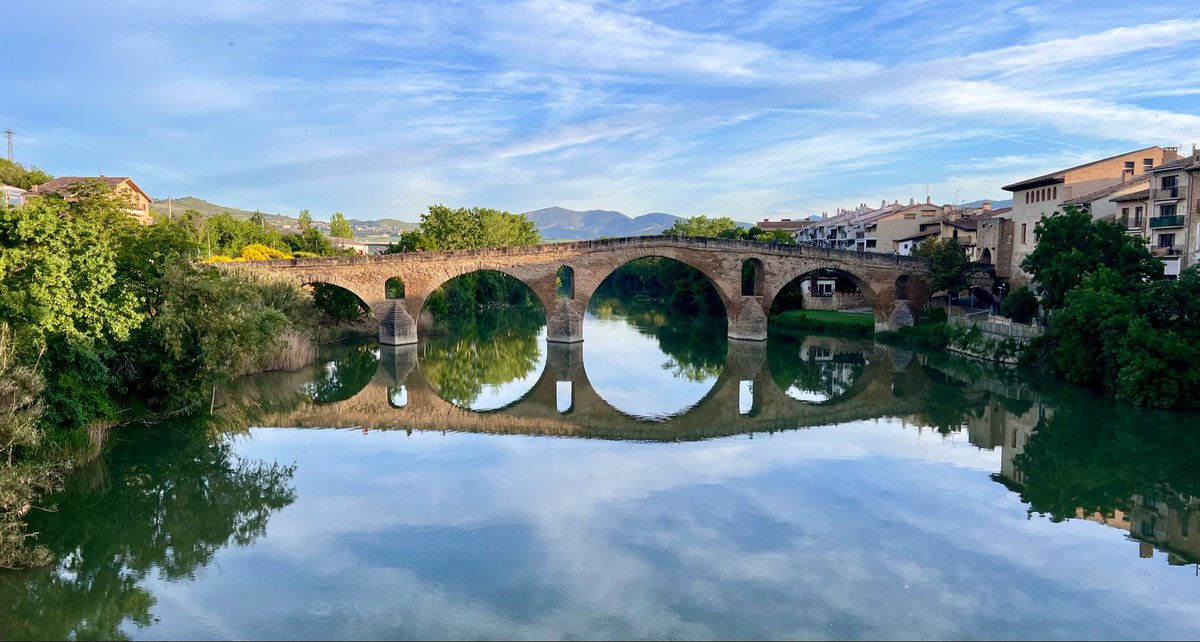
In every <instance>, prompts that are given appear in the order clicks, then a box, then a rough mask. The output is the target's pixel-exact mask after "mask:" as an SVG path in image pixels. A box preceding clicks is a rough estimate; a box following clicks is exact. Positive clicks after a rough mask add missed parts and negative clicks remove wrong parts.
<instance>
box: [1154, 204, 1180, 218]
mask: <svg viewBox="0 0 1200 642" xmlns="http://www.w3.org/2000/svg"><path fill="white" fill-rule="evenodd" d="M1175 212H1176V209H1175V204H1174V203H1171V204H1170V205H1160V206H1159V207H1158V215H1159V216H1175Z"/></svg>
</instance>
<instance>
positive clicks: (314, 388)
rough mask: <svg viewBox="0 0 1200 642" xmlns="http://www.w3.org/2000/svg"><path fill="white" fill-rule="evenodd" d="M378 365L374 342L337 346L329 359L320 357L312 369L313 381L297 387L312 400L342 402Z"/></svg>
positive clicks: (359, 388) (362, 384)
mask: <svg viewBox="0 0 1200 642" xmlns="http://www.w3.org/2000/svg"><path fill="white" fill-rule="evenodd" d="M378 367H379V354H378V352H377V351H376V348H375V344H374V343H360V344H356V345H349V346H341V347H339V349H338V350H337V351H336V352H335V353H334V356H333V358H332V359H322V360H320V361H319V363H317V364H316V366H315V367H314V369H313V380H312V381H310V382H308V383H306V384H304V386H303V387H302V388H301V389H302V390H303V392H304V393H305V394H306V395H308V396H309V397H310V398H311V399H312V401H313V402H314V403H333V402H335V401H345V400H347V399H349V398H351V397H353V396H354V395H356V394H358V391H360V390H362V389H363V388H364V387H366V385H367V384H368V383H370V381H371V378H372V377H374V376H375V370H376V368H378Z"/></svg>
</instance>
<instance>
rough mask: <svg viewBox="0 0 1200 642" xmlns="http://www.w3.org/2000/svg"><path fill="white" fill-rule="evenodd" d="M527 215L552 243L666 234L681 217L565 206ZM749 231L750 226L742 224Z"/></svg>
mask: <svg viewBox="0 0 1200 642" xmlns="http://www.w3.org/2000/svg"><path fill="white" fill-rule="evenodd" d="M525 216H528V217H529V220H531V221H533V223H534V225H537V227H538V230H540V231H541V233H542V238H543V239H546V240H548V241H584V240H588V239H598V238H602V237H606V236H644V235H648V234H662V233H663V230H665V229H667V228H668V227H671V226H672V225H674V224H675V221H678V220H679V219H680V218H681V217H679V216H675V215H674V214H664V213H662V212H651V213H649V214H642V215H641V216H637V217H634V218H630V217H629V216H627V215H625V214H622V213H621V212H615V211H613V210H586V211H582V212H580V211H576V210H569V209H567V208H565V207H547V208H544V209H540V210H534V211H532V212H525ZM738 225H741V226H742V227H746V228H749V227H750V224H749V223H738Z"/></svg>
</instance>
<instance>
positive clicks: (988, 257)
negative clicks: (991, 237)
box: [979, 247, 992, 265]
mask: <svg viewBox="0 0 1200 642" xmlns="http://www.w3.org/2000/svg"><path fill="white" fill-rule="evenodd" d="M979 262H980V263H982V264H984V265H991V264H992V249H991V248H987V247H985V248H983V254H982V255H980V257H979Z"/></svg>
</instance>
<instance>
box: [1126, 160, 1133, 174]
mask: <svg viewBox="0 0 1200 642" xmlns="http://www.w3.org/2000/svg"><path fill="white" fill-rule="evenodd" d="M1125 171H1127V172H1132V171H1133V161H1125Z"/></svg>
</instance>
